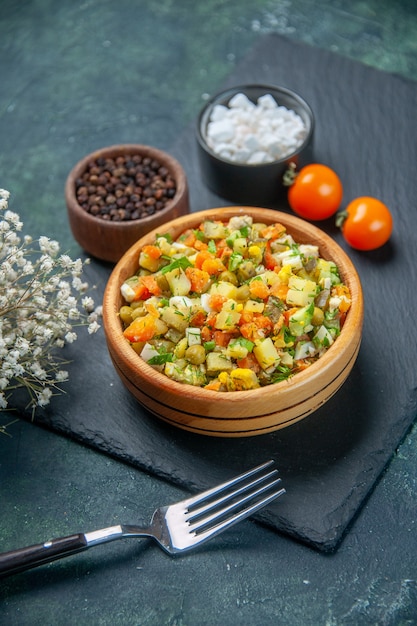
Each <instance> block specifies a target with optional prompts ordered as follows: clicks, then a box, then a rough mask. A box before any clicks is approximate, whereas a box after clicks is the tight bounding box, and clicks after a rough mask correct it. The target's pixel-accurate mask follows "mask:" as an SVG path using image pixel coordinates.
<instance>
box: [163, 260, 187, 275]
mask: <svg viewBox="0 0 417 626" xmlns="http://www.w3.org/2000/svg"><path fill="white" fill-rule="evenodd" d="M164 258H166V257H164ZM187 267H192V263H191V261H189V259H188V258H187V257H186V256H182V257H180V258H179V259H175V261H172V263H170V264H169V265H165V267H163V268H162V270H161V272H162V274H166V273H167V272H172V270H176V269H181V270H185V269H186V268H187Z"/></svg>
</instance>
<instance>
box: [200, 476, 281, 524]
mask: <svg viewBox="0 0 417 626" xmlns="http://www.w3.org/2000/svg"><path fill="white" fill-rule="evenodd" d="M280 483H281V479H280V478H277V479H274V480H273V481H271V482H269V483H267V484H265V485H262V487H260V488H258V489H255V491H249V492H248V493H246V492H244V493H246V495H245V496H243V497H241V498H239V499H238V500H235V498H234V494H231V496H230V497H229V498H228V499H227V500H226V502H229V501H231V503H230V504H228V505H227V506H223V507H222V508H220V509H219V508H217V503H214V505H213V506H212V507H209V508H208V511H209V512H210V511H213V512H212V513H210V514H209V515H205V516H204V517H201V515H200V514H199V515H197V516H194V517H191V518H188V523H189V525H190V532H196V533H199V532H202V530H203V529H204V528H206V527H208V526H213V523H214V524H216V522H220V520H221V519H222V518H224V517H225V516H228V517H229V516H230V514H231V513H233V512H234V511H239V510H241V509H242V507H244V506H245V505H247V504H250V503H253V504H251V506H247V507H246V508H244V509H243V511H247V510H250V509H251V508H253V507H255V506H257V502H258V501H259V500H258V498H259V497H260V496H262V495H263V494H265V493H266V492H269V493H270V496H272V495H273V498H274V497H276V495H277V494H278V492H279V491H281V490H282V488H280V490H278V491H277V487H278V485H279V484H280ZM271 489H274V492H273V494H272V493H271ZM270 496H266V497H265V498H263V500H262V502H263V501H264V500H268V498H269V497H270ZM273 498H272V499H273ZM222 500H223V499H222ZM262 506H263V505H262ZM238 514H239V513H236V514H234V515H232V517H234V516H235V515H238Z"/></svg>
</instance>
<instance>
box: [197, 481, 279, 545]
mask: <svg viewBox="0 0 417 626" xmlns="http://www.w3.org/2000/svg"><path fill="white" fill-rule="evenodd" d="M277 482H279V481H277ZM284 493H285V489H284V488H281V489H279V490H277V491H274V492H273V493H271V494H270V495H269V496H266V497H265V498H263V499H262V500H259V501H258V502H256V503H254V504H252V505H251V506H248V507H246V508H245V509H243V510H242V511H239V512H238V513H235V514H234V515H232V516H231V517H228V518H226V519H224V520H223V521H221V522H219V523H218V524H216V525H215V526H213V527H211V528H207V529H206V530H203V531H200V532H196V530H195V529H193V530H194V534H192V533H193V530H191V529H190V537H189V539H188V547H189V548H192V547H193V546H195V545H197V544H201V543H203V542H205V541H207V540H209V539H212V538H213V537H215V536H216V535H219V534H220V533H222V532H223V531H224V530H226V529H227V528H230V527H231V526H233V525H234V524H237V523H238V522H240V521H242V520H244V519H246V518H247V517H250V516H251V515H253V514H254V513H256V512H257V511H259V510H260V509H261V508H263V507H264V506H266V505H267V504H269V503H270V502H272V501H273V500H275V499H276V498H278V497H279V496H281V495H283V494H284Z"/></svg>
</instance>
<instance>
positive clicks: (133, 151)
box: [65, 144, 189, 263]
mask: <svg viewBox="0 0 417 626" xmlns="http://www.w3.org/2000/svg"><path fill="white" fill-rule="evenodd" d="M125 155H141V156H143V157H150V158H152V159H156V160H157V161H158V162H159V163H160V164H161V165H162V166H165V167H166V168H167V169H168V171H169V173H170V174H171V176H172V177H173V178H174V180H175V182H176V193H175V196H174V197H173V198H172V200H170V201H169V202H168V203H167V204H166V206H165V207H164V208H163V209H162V210H160V211H157V212H155V213H154V214H153V215H150V216H147V217H143V218H140V219H136V220H129V221H123V222H122V221H120V222H116V221H105V220H103V219H101V218H100V217H96V216H94V215H91V214H90V213H88V212H87V211H85V210H84V209H83V208H82V207H81V206H80V204H79V203H78V201H77V197H76V180H77V179H78V178H79V177H80V176H81V175H82V174H83V173H84V172H85V170H86V169H87V167H88V164H89V163H91V162H92V161H95V160H96V159H97V158H99V157H104V158H115V157H118V156H125ZM65 200H66V204H67V211H68V218H69V223H70V227H71V231H72V234H73V236H74V239H75V240H76V241H77V242H78V243H79V244H80V246H81V247H82V248H84V250H85V251H86V252H87V253H88V254H91V256H93V257H96V258H97V259H101V260H102V261H110V262H111V263H116V262H117V261H118V260H119V259H120V258H121V257H122V256H123V254H124V253H125V252H126V251H127V250H128V249H129V248H130V247H131V246H133V244H134V243H136V242H137V241H138V240H139V239H140V238H141V237H143V236H144V235H146V233H148V232H149V231H151V230H153V229H154V228H157V227H158V226H160V225H161V224H165V223H166V222H168V221H170V220H173V219H175V218H177V217H180V216H181V215H184V214H186V213H188V212H189V192H188V183H187V178H186V175H185V172H184V170H183V168H182V167H181V165H180V164H179V163H178V161H176V159H174V158H173V157H172V156H171V155H169V154H167V153H166V152H163V151H162V150H158V149H157V148H152V147H151V146H145V145H140V144H121V145H115V146H109V147H107V148H102V149H100V150H96V151H95V152H92V153H91V154H88V155H87V156H85V157H84V158H83V159H81V160H80V161H79V162H78V163H77V164H76V165H75V166H74V168H73V169H72V170H71V172H70V173H69V175H68V178H67V180H66V183H65Z"/></svg>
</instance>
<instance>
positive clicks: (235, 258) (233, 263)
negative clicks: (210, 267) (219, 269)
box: [228, 252, 243, 272]
mask: <svg viewBox="0 0 417 626" xmlns="http://www.w3.org/2000/svg"><path fill="white" fill-rule="evenodd" d="M242 261H243V256H242V255H241V254H240V253H239V252H233V253H232V254H231V256H230V259H229V267H228V270H229V272H234V271H235V270H237V268H238V267H239V265H240V264H241V263H242Z"/></svg>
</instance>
